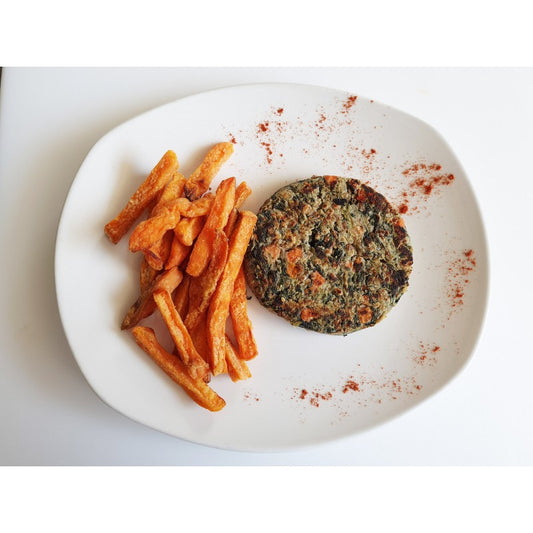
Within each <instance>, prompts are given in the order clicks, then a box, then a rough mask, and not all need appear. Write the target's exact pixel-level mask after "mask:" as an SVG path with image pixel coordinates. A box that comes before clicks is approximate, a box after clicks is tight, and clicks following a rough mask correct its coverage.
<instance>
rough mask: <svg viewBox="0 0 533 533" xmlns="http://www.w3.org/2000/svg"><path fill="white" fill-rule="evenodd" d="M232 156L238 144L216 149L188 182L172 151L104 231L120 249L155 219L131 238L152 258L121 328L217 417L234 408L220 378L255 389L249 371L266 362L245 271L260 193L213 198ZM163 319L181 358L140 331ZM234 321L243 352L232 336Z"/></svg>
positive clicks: (244, 189) (227, 187)
mask: <svg viewBox="0 0 533 533" xmlns="http://www.w3.org/2000/svg"><path fill="white" fill-rule="evenodd" d="M232 153H233V144H231V143H219V144H216V145H215V146H214V147H213V148H212V149H211V150H209V152H208V153H207V155H206V156H205V158H204V160H203V162H202V163H201V165H200V166H199V167H198V168H197V169H196V170H195V171H194V172H193V174H192V175H191V176H189V178H188V179H187V178H185V177H184V176H183V175H182V174H180V173H179V172H178V166H179V164H178V159H177V157H176V154H175V153H174V152H173V151H170V150H169V151H168V152H167V153H166V154H165V155H164V156H163V157H162V159H161V160H160V161H159V163H158V164H157V165H156V166H155V167H154V169H153V170H152V171H151V172H150V174H149V176H148V177H147V178H146V180H145V181H144V182H143V183H142V184H141V186H140V187H139V188H138V189H137V191H135V193H134V194H133V196H132V197H131V198H130V199H129V201H128V203H127V204H126V206H125V207H124V209H123V210H122V211H121V212H120V213H119V214H118V215H117V217H116V218H114V219H113V220H111V222H109V223H108V224H106V226H105V230H104V231H105V234H106V235H107V237H108V238H109V239H110V240H111V242H112V243H114V244H116V243H117V242H119V240H120V239H122V237H124V235H125V234H126V233H127V232H128V231H129V230H130V229H131V228H132V227H133V226H134V224H135V223H136V222H137V220H138V219H139V218H140V217H141V216H142V214H143V213H144V212H148V218H146V219H145V220H142V221H140V222H139V223H138V224H137V226H136V227H135V229H134V230H133V231H132V232H131V234H130V239H129V249H130V251H132V252H141V253H142V254H143V260H142V263H141V269H140V296H139V298H138V299H137V301H136V302H135V303H134V304H133V305H132V306H131V308H130V309H129V311H128V313H127V314H126V316H125V318H124V320H123V322H122V325H121V328H122V329H131V332H132V334H133V336H134V338H135V341H136V342H137V344H138V345H139V346H140V347H141V348H142V349H143V350H144V351H145V352H146V353H147V354H148V355H150V357H151V358H152V359H153V360H154V361H155V362H156V363H157V364H158V365H159V366H160V367H161V368H162V369H163V370H164V371H165V372H166V373H167V374H168V375H169V376H170V377H171V378H172V379H173V380H174V381H175V382H176V383H178V384H179V385H181V387H183V389H184V390H185V392H186V393H187V394H188V395H189V396H190V397H191V398H192V399H193V400H194V401H195V402H196V403H198V404H199V405H201V406H202V407H204V408H206V409H209V410H210V411H219V410H220V409H222V408H223V407H224V406H225V405H226V402H225V401H224V400H223V399H222V398H221V397H220V396H219V395H218V394H217V393H216V392H215V391H214V390H213V389H212V388H211V387H209V385H208V383H209V381H210V379H211V375H213V376H216V375H218V374H223V373H227V374H228V375H229V376H230V378H231V379H232V380H233V381H238V380H241V379H247V378H249V377H251V373H250V370H249V368H248V365H247V364H246V361H249V360H250V359H253V358H254V357H255V356H256V355H257V345H256V342H255V339H254V336H253V333H252V326H251V322H250V320H249V318H248V314H247V309H246V282H245V278H244V273H243V268H242V263H243V259H244V255H245V252H246V249H247V247H248V243H249V241H250V238H251V236H252V232H253V229H254V226H255V223H256V221H257V217H256V216H255V214H253V213H251V212H250V211H244V210H243V211H241V210H240V208H241V206H242V204H243V202H244V201H245V200H246V198H248V196H249V195H250V194H251V190H250V188H249V187H248V186H247V185H246V182H242V183H240V184H239V185H238V186H237V184H236V180H235V178H234V177H232V178H228V179H225V180H223V181H222V182H221V183H220V185H219V186H218V187H217V189H216V192H215V193H214V194H213V193H210V192H208V190H209V187H210V184H211V182H212V181H213V178H214V177H215V175H216V174H217V172H218V171H219V170H220V168H221V166H222V165H223V164H224V162H225V161H227V159H228V158H229V157H230V156H231V154H232ZM156 310H157V311H158V312H159V314H160V315H161V317H162V318H163V320H164V322H165V324H166V326H167V327H168V331H169V333H170V336H171V337H172V340H173V342H174V350H173V353H169V352H168V351H167V350H165V349H164V348H163V347H162V346H161V344H160V343H159V342H158V340H157V339H156V336H155V333H154V330H153V329H152V328H149V327H145V326H139V325H138V324H139V322H140V321H141V320H143V319H144V318H146V317H148V316H150V315H152V314H153V313H154V312H155V311H156ZM228 317H230V318H231V326H232V329H233V337H234V339H235V343H234V342H233V341H232V340H231V338H230V335H228V332H227V331H226V322H227V319H228Z"/></svg>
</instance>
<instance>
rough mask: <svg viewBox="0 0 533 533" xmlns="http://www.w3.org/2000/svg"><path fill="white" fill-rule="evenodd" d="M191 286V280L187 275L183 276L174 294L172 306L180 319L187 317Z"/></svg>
mask: <svg viewBox="0 0 533 533" xmlns="http://www.w3.org/2000/svg"><path fill="white" fill-rule="evenodd" d="M190 285H191V278H190V276H188V275H187V274H185V275H184V276H183V281H182V282H181V283H180V285H179V287H178V289H177V290H176V292H175V294H174V305H175V306H176V311H177V312H178V313H179V315H180V316H181V317H185V316H187V311H188V309H189V287H190Z"/></svg>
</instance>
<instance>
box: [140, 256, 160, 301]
mask: <svg viewBox="0 0 533 533" xmlns="http://www.w3.org/2000/svg"><path fill="white" fill-rule="evenodd" d="M157 274H158V271H157V270H156V269H155V268H152V267H151V266H150V264H149V263H148V262H147V261H146V258H145V257H143V260H142V263H141V271H140V273H139V286H140V288H141V293H143V292H144V291H145V290H146V289H147V288H148V287H149V286H150V284H151V283H152V281H154V279H155V278H156V276H157Z"/></svg>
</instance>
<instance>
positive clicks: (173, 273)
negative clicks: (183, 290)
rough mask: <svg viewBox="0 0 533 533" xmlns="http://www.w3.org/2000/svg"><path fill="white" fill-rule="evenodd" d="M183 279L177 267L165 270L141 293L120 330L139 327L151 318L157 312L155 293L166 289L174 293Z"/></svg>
mask: <svg viewBox="0 0 533 533" xmlns="http://www.w3.org/2000/svg"><path fill="white" fill-rule="evenodd" d="M182 279H183V273H182V272H181V271H180V270H178V269H177V267H174V268H171V269H170V270H165V271H164V272H162V273H161V274H159V275H158V276H157V277H156V278H154V280H153V281H152V283H150V285H149V286H148V287H147V288H146V289H145V290H144V291H143V292H142V293H141V295H140V296H139V298H138V299H137V301H136V302H135V303H134V304H133V305H132V306H131V307H130V309H129V311H128V313H127V314H126V316H125V317H124V320H123V321H122V325H121V326H120V329H128V328H131V327H133V326H135V325H137V324H138V323H139V322H140V321H141V320H142V319H143V318H146V317H147V316H150V315H151V314H152V313H153V312H154V310H155V307H156V306H155V303H154V298H153V295H154V292H155V291H157V290H160V289H165V290H167V291H168V292H172V291H173V290H174V289H175V288H176V287H177V286H178V285H179V284H180V283H181V280H182Z"/></svg>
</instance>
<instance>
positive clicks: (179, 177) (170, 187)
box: [150, 171, 187, 217]
mask: <svg viewBox="0 0 533 533" xmlns="http://www.w3.org/2000/svg"><path fill="white" fill-rule="evenodd" d="M186 181H187V180H186V179H185V176H183V174H180V173H179V172H178V171H176V172H174V174H172V178H171V179H170V181H169V182H168V183H167V185H166V186H165V188H164V189H163V190H162V191H161V194H160V196H159V198H158V200H157V203H156V204H155V205H154V207H153V208H152V210H151V213H150V216H152V217H154V216H157V215H158V214H159V213H160V212H161V210H162V209H163V208H164V207H168V206H169V205H170V204H172V203H174V202H175V201H176V200H177V199H178V198H180V197H181V195H182V194H183V188H184V187H185V182H186Z"/></svg>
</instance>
